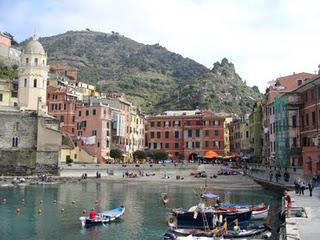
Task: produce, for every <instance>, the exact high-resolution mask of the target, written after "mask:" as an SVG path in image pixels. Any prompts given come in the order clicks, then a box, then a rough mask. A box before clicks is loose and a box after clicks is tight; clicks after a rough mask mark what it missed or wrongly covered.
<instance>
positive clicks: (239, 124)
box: [229, 115, 250, 155]
mask: <svg viewBox="0 0 320 240" xmlns="http://www.w3.org/2000/svg"><path fill="white" fill-rule="evenodd" d="M229 133H230V152H231V154H232V155H240V154H242V155H246V154H248V153H249V152H250V138H249V119H248V115H245V116H242V117H241V118H238V119H234V120H233V121H232V122H231V123H229Z"/></svg>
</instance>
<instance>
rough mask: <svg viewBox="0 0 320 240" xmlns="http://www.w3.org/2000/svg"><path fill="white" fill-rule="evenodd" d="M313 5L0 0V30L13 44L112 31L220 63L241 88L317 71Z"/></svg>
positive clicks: (254, 0)
mask: <svg viewBox="0 0 320 240" xmlns="http://www.w3.org/2000/svg"><path fill="white" fill-rule="evenodd" d="M319 10H320V1H316V0H220V1H218V0H65V1H62V0H45V1H43V0H0V12H1V14H0V31H3V32H5V31H6V32H9V33H11V34H12V35H13V36H15V38H16V40H17V41H19V42H20V41H23V40H24V39H26V38H28V37H30V36H32V35H33V34H36V35H37V36H38V37H45V36H51V35H56V34H59V33H63V32H66V31H68V30H84V29H86V28H89V29H91V30H95V31H101V32H107V33H109V32H111V31H115V32H119V33H120V34H121V35H124V36H126V37H129V38H131V39H133V40H136V41H138V42H141V43H144V44H155V43H159V44H160V45H162V46H164V47H166V48H167V49H168V50H170V51H173V52H176V53H179V54H181V55H182V56H184V57H188V58H191V59H194V60H195V61H197V62H199V63H201V64H203V65H205V66H207V67H208V68H212V66H213V63H214V62H216V61H221V59H222V58H224V57H226V58H228V59H229V60H230V61H231V62H233V63H234V64H235V67H236V71H237V73H238V74H239V75H240V76H241V77H242V79H243V80H245V81H246V83H247V84H248V85H249V86H254V85H256V86H258V87H259V89H260V91H262V92H264V90H265V88H266V87H267V86H268V82H269V81H271V80H274V79H276V78H278V77H280V76H286V75H290V74H292V73H293V72H296V73H298V72H310V73H314V72H315V71H317V70H318V65H319V64H320V59H319V57H317V56H318V55H319V56H320V47H319V46H320V24H319V23H320V14H319Z"/></svg>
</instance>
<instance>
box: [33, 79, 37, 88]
mask: <svg viewBox="0 0 320 240" xmlns="http://www.w3.org/2000/svg"><path fill="white" fill-rule="evenodd" d="M33 87H35V88H36V87H37V79H34V80H33Z"/></svg>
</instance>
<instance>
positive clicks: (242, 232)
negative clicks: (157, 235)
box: [164, 225, 272, 240]
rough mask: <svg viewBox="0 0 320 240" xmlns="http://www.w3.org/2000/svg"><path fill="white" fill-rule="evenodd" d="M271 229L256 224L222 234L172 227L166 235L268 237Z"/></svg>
mask: <svg viewBox="0 0 320 240" xmlns="http://www.w3.org/2000/svg"><path fill="white" fill-rule="evenodd" d="M271 235H272V234H271V229H270V227H269V226H267V225H261V226H256V227H253V228H249V229H235V230H227V231H225V232H223V233H221V234H216V235H215V234H214V232H213V231H201V230H200V231H199V230H197V229H170V230H168V231H167V232H166V233H165V235H164V239H166V240H178V239H181V240H182V239H183V240H187V239H190V240H195V239H197V240H198V239H203V240H209V239H210V240H212V239H225V240H226V239H248V238H249V239H252V238H254V239H259V238H260V239H268V238H270V237H271Z"/></svg>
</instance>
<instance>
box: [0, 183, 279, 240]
mask: <svg viewBox="0 0 320 240" xmlns="http://www.w3.org/2000/svg"><path fill="white" fill-rule="evenodd" d="M199 187H200V186H199ZM164 192H166V193H168V195H169V197H170V202H169V205H168V206H169V207H183V208H188V207H190V206H192V205H195V204H196V203H197V201H198V199H197V196H196V195H195V194H194V186H186V185H181V186H180V185H170V184H169V185H160V184H153V183H145V182H143V183H142V182H132V183H131V182H115V181H109V182H107V181H94V180H89V181H87V182H74V183H63V184H53V185H32V186H25V187H2V188H1V189H0V239H5V240H16V239H24V240H35V239H47V240H56V239H72V240H73V239H77V240H81V239H92V240H100V239H101V240H102V239H121V240H129V239H130V240H132V239H138V240H140V239H145V240H152V239H155V240H156V239H162V236H163V234H164V233H165V232H166V230H167V223H166V220H167V219H168V211H167V210H166V209H165V207H164V206H163V205H162V203H161V201H160V198H161V193H164ZM215 193H216V194H219V195H220V196H221V199H222V200H224V201H226V202H237V203H244V204H254V203H260V202H262V201H264V202H266V203H268V204H270V207H271V208H270V215H271V216H272V225H273V228H274V229H275V230H276V228H277V227H278V226H279V222H278V211H279V210H280V207H281V201H280V197H279V196H278V195H276V194H274V193H272V192H267V191H266V190H241V191H234V190H232V191H231V190H230V191H229V190H216V191H215ZM120 205H124V206H125V207H126V212H125V215H124V216H123V220H122V221H121V222H118V223H112V224H107V225H101V226H95V227H91V228H82V227H81V223H80V221H79V217H81V216H82V212H83V210H87V212H89V211H90V209H91V208H93V207H95V208H96V209H97V210H98V211H99V210H105V209H111V208H116V207H119V206H120ZM17 209H20V212H19V213H17V212H16V211H17ZM275 232H276V231H273V233H274V236H273V239H278V238H277V236H276V234H275Z"/></svg>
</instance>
